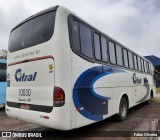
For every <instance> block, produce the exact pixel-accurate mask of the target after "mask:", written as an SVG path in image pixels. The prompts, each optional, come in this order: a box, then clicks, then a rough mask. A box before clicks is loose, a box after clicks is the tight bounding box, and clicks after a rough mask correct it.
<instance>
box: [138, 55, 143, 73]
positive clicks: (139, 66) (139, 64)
mask: <svg viewBox="0 0 160 140" xmlns="http://www.w3.org/2000/svg"><path fill="white" fill-rule="evenodd" d="M137 58H138V69H139V71H142V67H141V59H140V57H139V56H138V57H137Z"/></svg>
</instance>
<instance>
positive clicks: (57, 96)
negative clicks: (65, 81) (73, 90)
mask: <svg viewBox="0 0 160 140" xmlns="http://www.w3.org/2000/svg"><path fill="white" fill-rule="evenodd" d="M53 96H54V106H55V107H60V106H63V105H64V103H65V93H64V91H63V89H62V88H60V87H56V86H55V87H54V93H53Z"/></svg>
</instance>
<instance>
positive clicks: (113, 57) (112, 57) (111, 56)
mask: <svg viewBox="0 0 160 140" xmlns="http://www.w3.org/2000/svg"><path fill="white" fill-rule="evenodd" d="M109 59H110V62H111V63H112V64H116V53H115V46H114V43H113V42H111V41H109Z"/></svg>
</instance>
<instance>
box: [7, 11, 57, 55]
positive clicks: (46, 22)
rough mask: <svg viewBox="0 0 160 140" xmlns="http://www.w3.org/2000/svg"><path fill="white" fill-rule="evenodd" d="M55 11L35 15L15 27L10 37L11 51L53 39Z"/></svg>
mask: <svg viewBox="0 0 160 140" xmlns="http://www.w3.org/2000/svg"><path fill="white" fill-rule="evenodd" d="M54 22H55V12H54V11H53V12H49V13H45V14H43V15H40V16H38V17H35V18H33V19H31V20H29V21H27V22H25V23H23V24H22V25H20V26H18V27H17V28H16V29H14V30H13V31H12V32H11V34H10V38H9V51H10V52H14V51H18V50H22V49H25V48H28V47H31V46H34V45H38V44H41V43H43V42H46V41H48V40H50V39H51V37H52V35H53V32H54Z"/></svg>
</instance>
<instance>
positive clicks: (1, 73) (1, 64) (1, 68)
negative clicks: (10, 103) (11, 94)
mask: <svg viewBox="0 0 160 140" xmlns="http://www.w3.org/2000/svg"><path fill="white" fill-rule="evenodd" d="M6 63H7V61H6V60H4V59H0V107H4V105H5V102H6Z"/></svg>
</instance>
